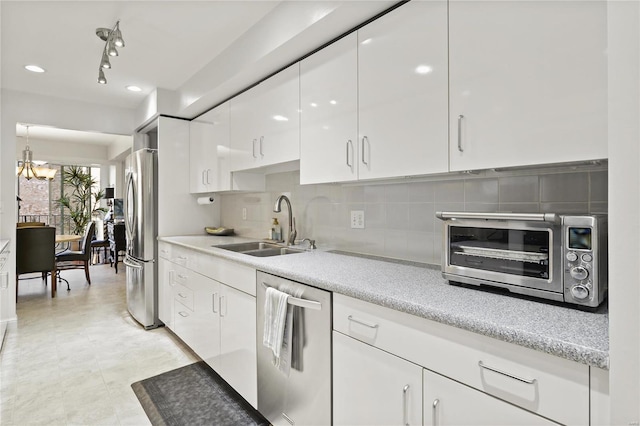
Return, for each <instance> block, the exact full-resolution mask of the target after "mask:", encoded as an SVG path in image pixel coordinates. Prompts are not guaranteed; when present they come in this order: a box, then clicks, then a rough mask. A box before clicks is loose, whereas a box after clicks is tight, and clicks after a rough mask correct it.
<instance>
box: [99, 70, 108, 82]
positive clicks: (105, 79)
mask: <svg viewBox="0 0 640 426" xmlns="http://www.w3.org/2000/svg"><path fill="white" fill-rule="evenodd" d="M98 83H100V84H107V78H106V77H105V76H104V71H102V68H100V70H99V71H98Z"/></svg>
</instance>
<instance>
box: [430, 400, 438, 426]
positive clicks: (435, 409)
mask: <svg viewBox="0 0 640 426" xmlns="http://www.w3.org/2000/svg"><path fill="white" fill-rule="evenodd" d="M439 403H440V400H439V399H434V400H433V404H432V405H431V425H432V426H436V425H437V424H438V404H439Z"/></svg>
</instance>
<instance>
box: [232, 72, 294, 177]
mask: <svg viewBox="0 0 640 426" xmlns="http://www.w3.org/2000/svg"><path fill="white" fill-rule="evenodd" d="M299 108H300V87H299V65H298V64H295V65H292V66H290V67H289V68H286V69H285V70H283V71H281V72H279V73H278V74H276V75H274V76H272V77H270V78H269V79H267V80H265V81H263V82H262V83H260V84H258V85H257V86H255V87H253V88H251V89H249V90H247V91H246V92H244V93H242V94H240V95H238V96H236V97H235V98H233V99H231V101H230V137H231V142H230V146H231V153H232V155H231V157H230V170H231V171H238V170H248V169H254V168H258V167H264V166H269V165H273V164H278V163H285V162H289V161H294V160H299V159H300V119H299V112H298V109H299Z"/></svg>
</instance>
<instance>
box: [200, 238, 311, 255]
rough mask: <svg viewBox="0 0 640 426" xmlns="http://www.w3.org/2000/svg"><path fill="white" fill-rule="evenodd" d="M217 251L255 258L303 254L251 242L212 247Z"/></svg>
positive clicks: (293, 250) (271, 245) (285, 248)
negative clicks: (227, 251)
mask: <svg viewBox="0 0 640 426" xmlns="http://www.w3.org/2000/svg"><path fill="white" fill-rule="evenodd" d="M212 247H216V248H219V249H224V250H230V251H234V252H236V253H242V254H248V255H249V256H256V257H271V256H283V255H285V254H294V253H303V252H304V250H299V249H293V248H290V247H283V246H281V245H278V244H271V243H263V242H260V241H251V242H247V243H236V244H220V245H214V246H212Z"/></svg>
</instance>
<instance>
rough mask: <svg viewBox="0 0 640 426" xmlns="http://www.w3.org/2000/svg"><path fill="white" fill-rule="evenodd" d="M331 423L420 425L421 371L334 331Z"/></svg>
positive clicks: (414, 366)
mask: <svg viewBox="0 0 640 426" xmlns="http://www.w3.org/2000/svg"><path fill="white" fill-rule="evenodd" d="M333 424H334V425H400V424H402V425H421V424H422V368H421V367H419V366H417V365H415V364H412V363H410V362H408V361H405V360H403V359H401V358H398V357H396V356H393V355H391V354H389V353H387V352H384V351H381V350H379V349H376V348H374V347H372V346H369V345H366V344H364V343H361V342H358V341H357V340H355V339H352V338H351V337H347V336H345V335H343V334H341V333H338V332H335V331H334V332H333Z"/></svg>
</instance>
